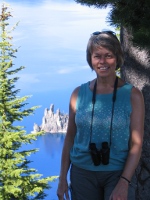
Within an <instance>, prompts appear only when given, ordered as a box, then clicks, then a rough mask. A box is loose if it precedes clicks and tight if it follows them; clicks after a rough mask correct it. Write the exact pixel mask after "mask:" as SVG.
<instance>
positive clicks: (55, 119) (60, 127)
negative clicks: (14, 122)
mask: <svg viewBox="0 0 150 200" xmlns="http://www.w3.org/2000/svg"><path fill="white" fill-rule="evenodd" d="M68 119H69V116H68V114H64V113H61V112H60V110H59V109H58V110H57V111H56V113H54V104H51V105H50V109H48V108H46V109H45V111H44V116H43V119H42V124H41V125H40V126H39V125H38V124H36V123H34V126H33V131H32V133H36V132H39V131H44V132H47V133H48V132H49V133H65V132H66V131H67V126H68Z"/></svg>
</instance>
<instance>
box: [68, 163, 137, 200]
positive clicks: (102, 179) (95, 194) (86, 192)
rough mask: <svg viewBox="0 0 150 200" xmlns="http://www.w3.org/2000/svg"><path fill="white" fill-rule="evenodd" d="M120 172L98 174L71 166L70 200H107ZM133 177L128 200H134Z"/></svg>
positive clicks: (134, 185) (134, 187)
mask: <svg viewBox="0 0 150 200" xmlns="http://www.w3.org/2000/svg"><path fill="white" fill-rule="evenodd" d="M121 174H122V171H110V172H105V171H104V172H103V171H101V172H98V171H88V170H84V169H80V168H78V167H76V166H74V165H72V166H71V170H70V180H71V185H70V188H71V200H109V197H110V195H111V193H112V191H113V189H114V188H115V186H116V184H117V182H118V180H119V178H120V175H121ZM135 190H136V184H135V177H133V178H132V181H131V185H129V191H128V200H135Z"/></svg>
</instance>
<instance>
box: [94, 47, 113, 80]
mask: <svg viewBox="0 0 150 200" xmlns="http://www.w3.org/2000/svg"><path fill="white" fill-rule="evenodd" d="M91 61H92V66H93V70H95V72H96V74H97V76H100V77H107V76H110V75H114V73H115V69H116V65H117V58H116V56H115V55H114V54H113V52H112V51H110V50H108V49H106V48H104V47H99V48H97V49H94V50H93V52H92V54H91Z"/></svg>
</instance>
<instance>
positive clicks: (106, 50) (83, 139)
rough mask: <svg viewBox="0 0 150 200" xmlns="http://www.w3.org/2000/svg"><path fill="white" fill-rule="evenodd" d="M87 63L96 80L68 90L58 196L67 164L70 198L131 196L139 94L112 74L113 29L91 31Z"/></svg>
mask: <svg viewBox="0 0 150 200" xmlns="http://www.w3.org/2000/svg"><path fill="white" fill-rule="evenodd" d="M87 62H88V64H89V66H90V67H91V68H92V70H94V71H95V73H96V79H94V80H92V81H90V82H88V83H85V84H82V85H81V86H80V87H77V88H76V89H75V90H74V91H73V93H72V95H71V99H70V106H69V123H68V130H67V134H66V138H65V142H64V147H63V152H62V161H61V171H60V179H59V185H58V190H57V195H58V199H59V200H63V199H64V197H65V198H66V199H69V195H68V183H67V173H68V170H69V168H70V166H71V169H70V178H71V199H72V200H134V199H135V189H136V184H135V183H134V181H135V180H134V179H135V176H134V173H135V169H136V167H137V165H138V162H139V159H140V155H141V149H142V142H143V129H144V128H143V127H144V101H143V96H142V94H141V92H140V91H139V90H138V89H137V88H135V87H133V86H132V85H131V84H128V83H125V82H124V81H123V80H122V79H120V78H118V77H117V76H116V72H115V70H116V69H117V68H119V67H121V66H122V64H123V52H122V49H121V46H120V42H119V41H118V39H117V37H116V36H115V34H114V33H113V32H111V31H104V32H95V33H93V34H92V36H91V37H90V39H89V42H88V45H87ZM70 164H71V165H70Z"/></svg>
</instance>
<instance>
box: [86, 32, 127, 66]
mask: <svg viewBox="0 0 150 200" xmlns="http://www.w3.org/2000/svg"><path fill="white" fill-rule="evenodd" d="M100 46H101V47H104V48H106V49H108V50H110V51H111V52H112V53H113V54H114V55H115V56H116V58H117V66H116V69H118V68H120V67H121V66H122V65H123V62H124V55H123V51H122V48H121V45H120V42H119V40H118V38H117V37H116V36H115V35H114V34H113V33H107V32H100V33H99V34H96V35H95V34H92V36H91V37H90V39H89V41H88V44H87V49H86V59H87V62H88V64H89V66H90V67H91V69H93V66H92V62H91V54H92V52H93V50H94V49H97V48H99V47H100Z"/></svg>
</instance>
